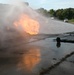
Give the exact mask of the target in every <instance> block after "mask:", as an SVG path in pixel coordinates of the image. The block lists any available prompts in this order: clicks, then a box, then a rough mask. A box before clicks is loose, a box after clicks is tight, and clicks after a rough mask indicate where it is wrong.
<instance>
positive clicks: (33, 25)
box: [14, 14, 39, 35]
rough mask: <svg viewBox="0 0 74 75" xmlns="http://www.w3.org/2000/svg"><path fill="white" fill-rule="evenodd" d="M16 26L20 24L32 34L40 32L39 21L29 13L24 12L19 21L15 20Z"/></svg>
mask: <svg viewBox="0 0 74 75" xmlns="http://www.w3.org/2000/svg"><path fill="white" fill-rule="evenodd" d="M14 25H15V26H16V27H18V26H20V27H22V29H23V30H24V31H25V32H26V33H29V34H31V35H33V34H38V32H39V22H37V21H36V20H34V19H31V18H30V17H29V16H28V15H26V14H22V15H21V16H20V17H19V20H18V21H15V22H14Z"/></svg>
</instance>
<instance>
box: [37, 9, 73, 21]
mask: <svg viewBox="0 0 74 75" xmlns="http://www.w3.org/2000/svg"><path fill="white" fill-rule="evenodd" d="M37 11H38V12H39V13H41V14H43V15H45V16H47V17H49V16H50V17H56V18H57V19H60V20H64V19H66V18H67V19H69V20H70V19H74V8H66V9H57V10H54V9H50V10H46V9H44V8H39V9H37Z"/></svg>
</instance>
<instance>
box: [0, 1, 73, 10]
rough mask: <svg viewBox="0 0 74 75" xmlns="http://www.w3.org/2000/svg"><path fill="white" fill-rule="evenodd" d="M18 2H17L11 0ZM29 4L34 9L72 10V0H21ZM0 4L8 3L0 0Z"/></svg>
mask: <svg viewBox="0 0 74 75" xmlns="http://www.w3.org/2000/svg"><path fill="white" fill-rule="evenodd" d="M12 1H18V0H12ZM22 1H26V2H28V3H29V5H30V6H31V7H32V8H34V9H38V8H41V7H43V8H45V9H48V10H49V9H59V8H70V7H71V8H74V0H22ZM0 3H9V0H0Z"/></svg>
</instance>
